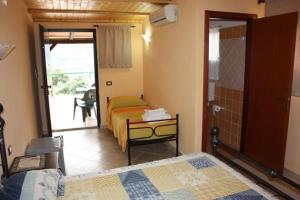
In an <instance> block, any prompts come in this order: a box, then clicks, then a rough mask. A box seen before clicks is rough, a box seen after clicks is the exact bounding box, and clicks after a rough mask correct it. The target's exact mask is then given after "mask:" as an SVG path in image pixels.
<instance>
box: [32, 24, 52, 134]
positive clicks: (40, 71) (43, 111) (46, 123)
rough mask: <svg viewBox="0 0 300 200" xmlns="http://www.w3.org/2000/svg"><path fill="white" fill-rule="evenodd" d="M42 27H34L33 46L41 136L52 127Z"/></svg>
mask: <svg viewBox="0 0 300 200" xmlns="http://www.w3.org/2000/svg"><path fill="white" fill-rule="evenodd" d="M44 32H45V30H44V27H43V26H42V25H38V26H36V27H35V46H36V63H37V71H36V78H37V84H38V97H39V110H40V118H41V119H40V121H41V128H42V133H40V134H41V136H42V137H51V136H52V128H51V122H50V111H49V99H48V95H49V86H48V84H47V76H46V75H45V74H46V71H45V70H46V61H45V60H46V59H45V51H44V49H45V41H44Z"/></svg>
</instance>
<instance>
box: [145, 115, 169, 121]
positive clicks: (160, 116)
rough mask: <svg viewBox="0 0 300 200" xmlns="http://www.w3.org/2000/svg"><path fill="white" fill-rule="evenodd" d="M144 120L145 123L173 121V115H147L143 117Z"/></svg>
mask: <svg viewBox="0 0 300 200" xmlns="http://www.w3.org/2000/svg"><path fill="white" fill-rule="evenodd" d="M142 118H143V120H144V121H155V120H164V119H171V115H169V114H163V115H157V116H151V117H149V116H146V115H145V114H143V115H142Z"/></svg>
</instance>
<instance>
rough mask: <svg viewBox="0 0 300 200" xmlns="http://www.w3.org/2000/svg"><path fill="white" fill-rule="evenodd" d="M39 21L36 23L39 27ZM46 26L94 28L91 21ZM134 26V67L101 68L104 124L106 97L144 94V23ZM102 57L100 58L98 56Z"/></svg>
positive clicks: (105, 121)
mask: <svg viewBox="0 0 300 200" xmlns="http://www.w3.org/2000/svg"><path fill="white" fill-rule="evenodd" d="M37 25H38V23H35V27H36V29H37ZM42 25H44V26H45V27H46V28H93V24H90V23H77V24H75V23H42ZM135 26H136V27H135V28H132V32H131V35H132V40H131V41H132V68H129V69H100V70H99V86H100V87H99V90H100V109H101V119H102V125H106V124H107V103H106V97H113V96H120V95H137V96H140V95H141V94H143V41H142V37H141V35H142V25H141V24H135ZM98 59H100V58H98ZM106 81H112V82H113V84H112V86H106Z"/></svg>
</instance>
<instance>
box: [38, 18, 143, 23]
mask: <svg viewBox="0 0 300 200" xmlns="http://www.w3.org/2000/svg"><path fill="white" fill-rule="evenodd" d="M33 21H34V22H76V23H100V24H110V23H118V24H142V23H143V22H144V20H138V19H130V20H122V19H80V20H79V19H58V18H33Z"/></svg>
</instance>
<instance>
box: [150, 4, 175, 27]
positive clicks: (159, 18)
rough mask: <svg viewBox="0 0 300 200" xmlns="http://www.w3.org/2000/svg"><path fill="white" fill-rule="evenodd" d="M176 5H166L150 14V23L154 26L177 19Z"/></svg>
mask: <svg viewBox="0 0 300 200" xmlns="http://www.w3.org/2000/svg"><path fill="white" fill-rule="evenodd" d="M177 18H178V16H177V6H176V5H166V6H164V7H163V8H161V9H159V10H158V11H156V12H154V13H152V14H151V15H150V23H151V24H152V25H155V26H161V25H165V24H169V23H172V22H176V21H177Z"/></svg>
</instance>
